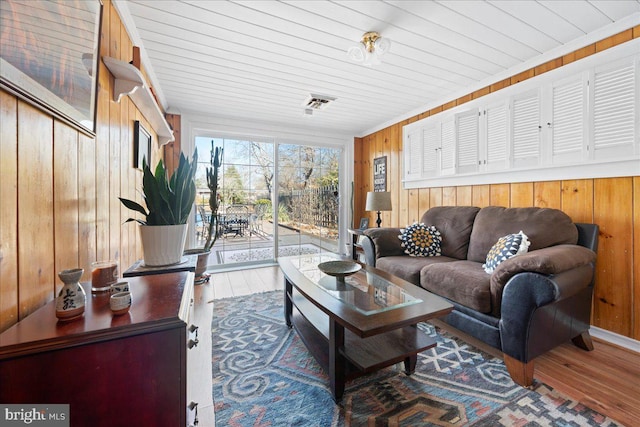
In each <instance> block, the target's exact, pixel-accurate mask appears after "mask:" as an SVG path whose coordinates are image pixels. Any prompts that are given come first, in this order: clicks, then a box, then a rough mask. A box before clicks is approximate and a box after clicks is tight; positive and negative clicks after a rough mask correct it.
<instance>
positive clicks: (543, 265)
mask: <svg viewBox="0 0 640 427" xmlns="http://www.w3.org/2000/svg"><path fill="white" fill-rule="evenodd" d="M595 262H596V254H595V252H593V251H592V250H590V249H587V248H585V247H582V246H578V245H557V246H550V247H548V248H543V249H538V250H535V251H531V252H528V253H526V254H523V255H518V256H515V257H513V258H509V259H508V260H506V261H504V262H502V263H500V265H498V267H496V269H495V271H494V272H493V274H492V275H491V299H492V301H491V305H492V307H493V308H494V310H493V311H494V314H496V315H500V313H499V311H498V310H500V306H501V299H502V293H503V289H504V287H505V285H506V284H507V282H508V281H509V280H510V279H511V278H512V277H514V276H515V275H516V274H519V273H523V272H533V273H540V274H546V275H555V274H560V273H562V272H565V271H570V270H572V269H575V268H578V267H581V266H587V265H588V266H591V269H592V270H593V268H594V265H595ZM588 284H589V283H587V284H586V285H588ZM586 285H585V286H586Z"/></svg>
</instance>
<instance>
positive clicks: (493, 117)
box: [487, 105, 508, 168]
mask: <svg viewBox="0 0 640 427" xmlns="http://www.w3.org/2000/svg"><path fill="white" fill-rule="evenodd" d="M507 129H508V128H507V106H506V105H499V106H496V107H491V108H488V109H487V164H488V165H489V167H490V168H491V166H493V165H497V164H500V166H503V167H506V165H505V162H506V160H507V142H508V139H507Z"/></svg>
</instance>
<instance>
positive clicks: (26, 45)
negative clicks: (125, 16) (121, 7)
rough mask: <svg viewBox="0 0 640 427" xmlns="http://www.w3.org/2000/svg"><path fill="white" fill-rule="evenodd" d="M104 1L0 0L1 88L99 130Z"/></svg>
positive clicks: (76, 122) (79, 123) (91, 128)
mask: <svg viewBox="0 0 640 427" xmlns="http://www.w3.org/2000/svg"><path fill="white" fill-rule="evenodd" d="M101 12H102V2H101V1H100V0H68V1H60V2H52V1H30V0H2V1H1V2H0V29H1V37H0V87H2V88H3V89H5V90H7V91H9V92H10V93H13V94H15V95H17V96H19V97H21V98H22V99H25V100H26V101H28V102H30V103H31V104H33V105H36V106H37V107H39V108H42V109H45V110H46V111H49V112H51V113H52V114H54V115H56V116H57V117H60V118H62V119H64V120H66V121H67V122H69V123H71V124H72V125H75V126H76V127H79V128H80V129H83V130H88V131H91V132H93V131H94V129H95V126H94V123H95V111H96V89H97V81H98V80H97V74H98V72H97V70H98V46H99V41H100V20H101Z"/></svg>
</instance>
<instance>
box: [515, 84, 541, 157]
mask: <svg viewBox="0 0 640 427" xmlns="http://www.w3.org/2000/svg"><path fill="white" fill-rule="evenodd" d="M539 98H540V97H539V95H538V92H537V91H536V92H535V93H530V94H527V95H524V96H521V97H517V98H514V99H513V104H512V108H513V138H512V141H513V142H512V143H513V150H512V153H513V156H512V157H513V166H514V167H522V166H529V165H535V164H537V163H538V158H539V157H540V107H539Z"/></svg>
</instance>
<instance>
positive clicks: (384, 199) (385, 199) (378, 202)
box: [365, 191, 391, 228]
mask: <svg viewBox="0 0 640 427" xmlns="http://www.w3.org/2000/svg"><path fill="white" fill-rule="evenodd" d="M365 210H366V211H377V212H378V219H377V220H376V224H378V228H380V223H381V222H382V220H381V219H380V211H390V210H391V193H390V192H388V191H369V192H368V193H367V203H366V205H365Z"/></svg>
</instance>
